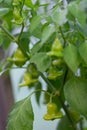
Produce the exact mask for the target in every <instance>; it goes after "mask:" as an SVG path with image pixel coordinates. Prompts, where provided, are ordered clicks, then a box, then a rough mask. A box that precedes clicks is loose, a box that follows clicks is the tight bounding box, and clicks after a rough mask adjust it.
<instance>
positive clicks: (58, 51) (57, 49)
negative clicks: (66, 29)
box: [47, 38, 63, 58]
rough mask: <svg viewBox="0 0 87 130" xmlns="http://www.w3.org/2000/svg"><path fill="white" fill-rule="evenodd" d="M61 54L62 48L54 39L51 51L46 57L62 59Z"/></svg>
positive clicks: (57, 40)
mask: <svg viewBox="0 0 87 130" xmlns="http://www.w3.org/2000/svg"><path fill="white" fill-rule="evenodd" d="M62 52H63V46H62V44H61V43H60V41H59V39H58V38H56V39H55V41H54V43H53V45H52V48H51V51H50V52H48V53H47V55H48V56H55V57H58V58H62V57H63V54H62Z"/></svg>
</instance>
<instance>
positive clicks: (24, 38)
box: [19, 32, 30, 52]
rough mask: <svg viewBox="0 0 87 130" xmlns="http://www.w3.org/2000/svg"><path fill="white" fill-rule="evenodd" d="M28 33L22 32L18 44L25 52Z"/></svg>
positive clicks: (27, 49)
mask: <svg viewBox="0 0 87 130" xmlns="http://www.w3.org/2000/svg"><path fill="white" fill-rule="evenodd" d="M29 41H30V39H29V34H28V33H26V32H23V33H22V35H21V38H20V43H19V44H20V46H21V47H22V48H23V49H24V51H25V52H28V51H29Z"/></svg>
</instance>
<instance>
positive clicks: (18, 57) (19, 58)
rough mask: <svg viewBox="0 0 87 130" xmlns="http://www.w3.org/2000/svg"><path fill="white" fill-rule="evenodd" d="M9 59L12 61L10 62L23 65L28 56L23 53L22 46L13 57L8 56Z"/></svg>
mask: <svg viewBox="0 0 87 130" xmlns="http://www.w3.org/2000/svg"><path fill="white" fill-rule="evenodd" d="M7 60H8V61H10V62H13V63H14V64H15V65H17V66H19V67H21V66H22V65H24V64H25V62H26V60H27V58H26V57H25V55H24V54H23V53H22V51H21V50H20V48H17V50H16V51H15V52H14V54H13V58H8V59H7Z"/></svg>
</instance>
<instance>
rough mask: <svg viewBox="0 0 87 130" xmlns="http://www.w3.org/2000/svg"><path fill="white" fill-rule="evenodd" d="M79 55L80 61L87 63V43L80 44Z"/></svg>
mask: <svg viewBox="0 0 87 130" xmlns="http://www.w3.org/2000/svg"><path fill="white" fill-rule="evenodd" d="M79 53H80V55H81V57H82V59H83V60H84V61H85V62H86V63H87V41H85V43H82V44H81V45H80V47H79Z"/></svg>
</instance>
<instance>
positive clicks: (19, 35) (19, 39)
mask: <svg viewBox="0 0 87 130" xmlns="http://www.w3.org/2000/svg"><path fill="white" fill-rule="evenodd" d="M23 30H24V23H22V28H21V32H20V34H19V36H18V41H20V38H21V35H22V33H23Z"/></svg>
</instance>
